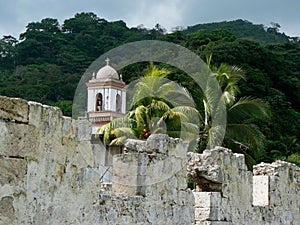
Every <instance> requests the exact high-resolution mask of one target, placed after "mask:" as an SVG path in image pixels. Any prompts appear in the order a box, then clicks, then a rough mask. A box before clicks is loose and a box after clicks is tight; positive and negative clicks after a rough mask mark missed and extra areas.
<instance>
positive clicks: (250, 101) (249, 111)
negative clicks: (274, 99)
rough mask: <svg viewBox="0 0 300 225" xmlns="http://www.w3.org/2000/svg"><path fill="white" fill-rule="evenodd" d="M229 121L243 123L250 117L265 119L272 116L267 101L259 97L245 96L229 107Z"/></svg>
mask: <svg viewBox="0 0 300 225" xmlns="http://www.w3.org/2000/svg"><path fill="white" fill-rule="evenodd" d="M227 115H228V116H227V120H228V123H237V122H239V123H241V122H244V121H246V120H249V119H259V120H265V119H269V118H270V116H271V109H270V106H269V104H268V103H267V102H265V101H264V100H262V99H259V98H253V97H243V98H241V99H240V100H239V101H237V102H236V103H234V104H233V105H231V106H230V107H229V108H228V113H227Z"/></svg>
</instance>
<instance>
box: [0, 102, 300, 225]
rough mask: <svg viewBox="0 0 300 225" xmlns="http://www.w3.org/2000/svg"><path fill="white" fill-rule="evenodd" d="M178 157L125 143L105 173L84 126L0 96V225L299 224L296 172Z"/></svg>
mask: <svg viewBox="0 0 300 225" xmlns="http://www.w3.org/2000/svg"><path fill="white" fill-rule="evenodd" d="M186 149H187V146H186V144H185V143H183V142H182V141H180V140H178V139H173V138H169V137H167V136H166V135H152V136H150V137H149V138H148V140H147V141H139V140H128V142H127V143H126V149H125V153H124V154H121V155H115V156H114V157H113V167H112V168H110V167H109V165H110V163H108V164H107V163H106V161H107V160H106V158H105V157H106V153H107V150H106V148H105V147H104V146H103V145H101V144H100V143H97V142H94V141H91V127H90V124H89V123H88V122H86V121H75V120H72V119H70V118H67V117H64V116H62V113H61V111H60V110H59V109H58V108H55V107H49V106H44V105H41V104H39V103H35V102H27V101H25V100H22V99H16V98H7V97H0V225H10V224H12V225H20V224H24V225H25V224H26V225H27V224H36V225H40V224H43V225H44V224H72V225H75V224H83V225H85V224H89V225H93V224H95V225H96V224H99V225H100V224H101V225H102V224H174V225H175V224H182V225H187V224H205V225H208V224H215V225H221V224H224V225H225V224H226V225H229V224H234V225H235V224H251V225H256V224H269V225H271V224H272V225H274V224H275V225H276V224H278V225H279V224H284V225H285V224H300V223H299V221H300V216H299V215H300V211H299V205H300V199H299V192H300V169H299V167H296V166H295V165H293V164H290V163H285V162H281V161H278V162H275V163H272V164H259V165H257V166H255V167H254V172H253V173H252V172H249V171H248V170H247V167H246V165H245V162H244V161H245V160H244V156H243V155H240V154H233V153H232V152H231V151H230V150H228V149H224V148H220V147H218V148H216V149H213V150H210V151H208V150H206V151H204V153H203V154H196V153H188V154H186ZM108 158H110V157H108ZM106 168H110V170H109V172H110V173H111V174H110V175H109V176H106V178H105V179H104V177H105V176H104V175H105V174H104V172H105V171H106ZM187 178H188V180H189V181H190V182H195V183H196V184H197V189H196V190H193V191H191V190H190V189H188V188H187ZM109 180H110V181H111V183H103V182H104V181H106V182H107V181H109Z"/></svg>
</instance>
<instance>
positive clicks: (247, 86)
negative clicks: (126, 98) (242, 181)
mask: <svg viewBox="0 0 300 225" xmlns="http://www.w3.org/2000/svg"><path fill="white" fill-rule="evenodd" d="M279 29H280V25H279V24H276V23H272V24H271V26H270V27H265V26H264V25H261V24H260V25H255V24H252V23H251V22H248V21H245V20H236V21H231V22H221V23H211V24H199V25H195V26H191V27H188V28H187V29H185V30H182V29H177V30H176V31H174V32H172V33H168V34H166V33H165V30H164V28H163V27H162V26H161V25H159V24H157V25H156V26H155V27H154V28H152V29H147V28H144V27H142V26H139V27H133V28H128V27H127V26H126V24H125V23H124V22H123V21H113V22H109V21H107V20H105V19H103V18H99V17H98V16H97V15H96V14H94V13H91V12H88V13H84V12H83V13H77V14H76V15H75V16H74V17H72V18H69V19H67V20H65V21H64V22H63V23H62V24H59V22H58V20H57V19H55V18H45V19H42V20H41V21H38V22H31V23H29V24H28V25H27V26H26V30H25V32H24V33H23V34H21V35H20V38H19V39H17V38H14V37H12V36H10V35H7V36H4V37H3V38H2V39H0V94H1V95H7V96H13V97H22V98H25V99H27V100H33V101H38V102H42V103H44V104H51V105H56V106H59V107H60V108H61V109H62V110H63V112H64V114H66V115H71V112H70V108H71V102H72V100H73V95H74V91H75V89H76V86H77V84H78V81H79V79H80V77H81V76H82V74H83V72H84V71H85V70H86V68H87V67H88V66H89V65H90V63H91V62H92V61H93V60H95V59H96V58H97V57H98V56H99V55H101V54H103V53H105V52H106V51H108V50H110V49H112V48H114V47H116V46H119V45H121V44H124V43H128V42H131V41H139V40H147V39H157V40H164V41H170V42H174V43H176V44H180V45H182V46H185V47H187V48H189V49H190V50H192V51H194V52H195V53H196V54H198V55H199V56H200V57H202V58H203V59H205V57H206V56H207V55H209V54H210V53H213V55H214V58H213V59H212V61H211V64H212V65H215V66H216V68H220V71H219V72H218V73H219V74H220V75H221V77H220V79H223V81H226V79H225V78H227V76H226V73H223V72H221V70H223V69H226V67H227V66H228V65H236V68H233V67H232V68H231V69H242V71H243V72H244V74H243V77H244V78H246V79H244V78H242V79H241V80H240V81H239V85H238V88H239V89H240V92H237V90H234V89H232V87H231V86H230V85H229V86H227V85H226V84H222V87H223V88H222V90H223V92H224V91H225V90H228V91H227V92H226V91H225V92H226V93H227V100H228V102H230V101H233V102H236V100H238V99H241V98H242V99H243V97H245V96H255V97H258V98H262V99H264V100H265V101H267V102H269V104H270V107H271V111H272V115H271V122H270V123H268V122H267V121H261V120H260V121H259V122H255V121H254V122H253V121H251V123H250V122H249V121H247V124H252V125H253V126H255V127H256V128H259V130H260V131H261V132H262V134H263V135H264V136H265V137H266V142H267V147H266V149H265V152H266V153H265V155H264V156H263V157H261V158H260V160H264V161H269V162H270V161H272V160H274V159H276V158H278V157H283V158H284V159H286V158H287V160H290V158H292V159H293V160H294V159H295V160H297V159H298V156H299V150H297V151H296V152H288V153H287V154H285V153H284V152H286V151H285V150H284V146H282V143H281V142H284V141H283V140H285V139H286V137H294V138H295V139H297V140H299V138H300V129H299V124H300V113H299V112H300V39H299V37H288V36H286V35H285V34H284V33H280V31H279ZM146 66H147V63H137V64H134V65H130V66H128V67H126V68H124V69H123V70H122V71H120V73H121V74H122V75H123V79H124V81H125V82H126V83H130V82H131V81H134V80H135V79H137V78H139V77H140V75H141V74H142V71H143V70H144V69H145V67H146ZM164 66H166V65H164ZM166 67H167V66H166ZM167 68H168V67H167ZM170 71H171V73H170V74H168V76H167V77H166V78H168V79H170V80H173V81H176V82H178V83H180V85H182V86H183V87H185V88H186V89H187V90H188V91H189V93H191V95H192V97H193V100H194V102H195V103H196V106H195V107H196V108H197V109H198V110H199V111H200V112H204V110H205V108H204V104H203V102H202V100H203V90H201V89H200V88H199V87H198V86H197V84H196V83H195V82H194V81H193V80H192V79H190V77H189V76H187V75H186V74H185V73H184V72H182V71H180V70H176V69H174V68H172V70H170ZM221 83H223V82H221ZM229 84H232V81H230V82H229ZM233 87H236V86H235V85H234V86H233ZM232 91H233V92H235V95H234V98H230V96H233V95H232ZM157 100H159V99H157ZM182 110H183V109H182ZM183 112H184V111H180V112H173V111H169V114H168V117H167V115H165V120H166V121H168V123H169V125H170V126H173V127H174V126H176V119H174V120H173V122H174V121H175V122H174V123H172V122H170V121H171V119H170V118H171V117H172V116H174V115H176V114H178V113H181V114H185V113H186V112H184V113H183ZM244 112H245V111H244ZM202 115H203V113H202ZM252 116H253V115H249V117H252ZM181 119H182V118H181ZM157 122H158V120H157V121H156V120H155V123H157ZM256 128H255V129H256ZM120 132H121V130H119V131H118V134H121V133H120ZM205 135H206V134H205V133H204V134H203V135H202V136H201V137H202V139H203V140H200V141H199V142H202V141H205V139H206V137H205ZM282 138H283V140H281V139H282ZM230 144H231V142H230V141H228V139H227V145H228V146H229V145H230ZM231 147H232V145H231ZM237 149H241V148H240V147H239V148H237ZM273 150H278V151H279V152H281V153H282V154H284V155H283V156H282V155H281V156H280V155H278V154H277V153H278V152H277V153H276V154H275V152H274V151H273ZM247 160H250V161H251V159H250V158H249V159H248V158H247Z"/></svg>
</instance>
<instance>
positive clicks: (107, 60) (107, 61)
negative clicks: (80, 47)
mask: <svg viewBox="0 0 300 225" xmlns="http://www.w3.org/2000/svg"><path fill="white" fill-rule="evenodd" d="M109 61H110V60H109V58H106V59H105V62H106V65H107V66H109Z"/></svg>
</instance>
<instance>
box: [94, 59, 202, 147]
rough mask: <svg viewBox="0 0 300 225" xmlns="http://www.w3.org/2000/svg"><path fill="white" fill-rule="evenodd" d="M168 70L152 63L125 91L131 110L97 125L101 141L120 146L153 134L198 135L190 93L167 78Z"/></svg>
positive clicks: (197, 115)
mask: <svg viewBox="0 0 300 225" xmlns="http://www.w3.org/2000/svg"><path fill="white" fill-rule="evenodd" d="M169 73H170V71H169V70H167V69H165V68H158V67H157V66H155V65H154V64H153V63H150V65H149V66H148V67H147V68H146V69H145V70H144V73H143V74H144V75H143V77H142V78H141V79H139V81H138V82H137V83H136V85H135V86H134V88H130V89H131V92H129V93H128V99H131V102H130V103H129V107H130V111H129V113H127V114H126V115H125V116H124V117H123V118H119V119H116V120H114V121H112V122H111V123H109V124H106V125H104V126H103V127H101V128H100V130H99V133H100V134H103V135H104V143H105V144H108V143H110V144H111V145H113V144H114V145H115V144H118V145H122V144H123V143H124V141H125V140H126V139H127V138H138V139H147V138H148V137H149V136H150V134H153V133H166V134H168V135H169V136H171V137H180V138H183V139H185V140H192V139H195V138H197V135H198V132H199V126H198V125H197V124H199V120H200V119H201V118H200V117H199V116H200V114H199V113H198V111H197V110H196V109H195V107H194V105H193V99H192V97H191V95H190V94H189V92H188V91H187V90H186V89H185V88H183V87H182V86H181V85H179V84H177V83H175V82H172V81H170V80H168V79H166V76H167V75H168V74H169Z"/></svg>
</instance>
